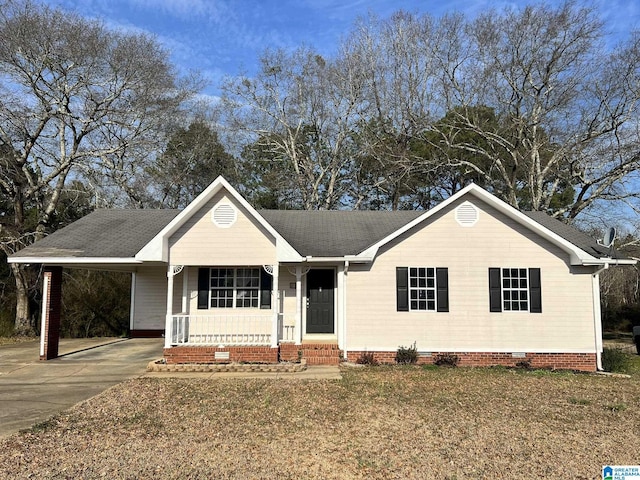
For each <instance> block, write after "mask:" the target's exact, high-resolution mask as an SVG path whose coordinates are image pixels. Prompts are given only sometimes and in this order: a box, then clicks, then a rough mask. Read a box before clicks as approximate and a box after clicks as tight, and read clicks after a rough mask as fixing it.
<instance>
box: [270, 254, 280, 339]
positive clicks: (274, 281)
mask: <svg viewBox="0 0 640 480" xmlns="http://www.w3.org/2000/svg"><path fill="white" fill-rule="evenodd" d="M279 269H280V266H279V265H278V264H274V265H273V273H272V274H271V291H272V299H271V305H272V307H273V322H272V325H271V348H277V347H278V343H279V340H280V339H279V338H278V332H279V331H280V329H279V328H278V322H279V320H280V315H279V311H278V310H280V302H279V299H278V270H279Z"/></svg>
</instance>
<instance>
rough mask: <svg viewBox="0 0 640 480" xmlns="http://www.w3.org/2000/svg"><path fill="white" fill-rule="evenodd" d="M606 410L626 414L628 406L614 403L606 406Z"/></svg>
mask: <svg viewBox="0 0 640 480" xmlns="http://www.w3.org/2000/svg"><path fill="white" fill-rule="evenodd" d="M604 408H605V409H606V410H610V411H612V412H624V411H625V410H626V409H627V405H626V404H625V403H614V404H611V405H605V406H604Z"/></svg>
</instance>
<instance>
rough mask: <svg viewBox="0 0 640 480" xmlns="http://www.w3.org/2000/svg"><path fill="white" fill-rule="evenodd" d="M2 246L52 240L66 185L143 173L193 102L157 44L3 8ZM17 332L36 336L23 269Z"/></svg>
mask: <svg viewBox="0 0 640 480" xmlns="http://www.w3.org/2000/svg"><path fill="white" fill-rule="evenodd" d="M0 38H2V42H0V147H1V148H0V151H1V152H2V153H1V154H0V162H1V166H2V168H1V169H0V194H1V195H2V196H4V197H5V198H7V199H8V203H9V204H10V206H11V217H12V218H11V219H9V218H6V217H8V216H5V218H2V219H0V222H2V224H1V227H2V228H1V230H0V246H1V247H2V249H3V251H4V252H5V253H6V254H11V253H13V252H15V251H16V250H18V249H19V248H21V247H23V246H24V245H26V244H29V243H31V242H32V241H33V240H34V239H37V238H41V237H42V236H44V235H45V234H46V233H47V231H48V230H49V229H50V227H51V221H52V215H53V213H54V211H55V210H56V207H57V205H58V202H59V201H60V197H61V195H62V192H63V191H64V189H65V185H66V184H67V182H68V181H69V180H71V179H81V178H82V177H83V176H84V175H86V174H88V173H90V172H93V171H98V172H107V171H108V172H109V173H110V174H112V175H113V177H114V178H119V176H122V175H126V173H127V172H131V171H135V168H136V166H135V165H132V164H131V162H130V159H131V154H132V153H133V152H136V151H138V150H140V149H144V148H146V147H148V146H149V145H150V144H151V143H150V142H153V141H155V135H154V132H158V131H161V126H162V124H163V123H164V122H165V121H166V119H167V118H171V117H172V115H173V114H175V113H176V112H177V110H178V108H179V106H180V105H181V103H182V102H183V101H185V100H186V99H187V98H188V97H189V95H190V94H191V93H192V87H193V84H191V83H188V82H185V81H182V80H180V79H179V77H178V76H177V74H176V73H175V71H174V70H173V68H172V66H171V65H170V63H169V61H168V58H167V53H166V52H165V51H164V50H163V49H162V48H161V47H160V46H159V45H158V43H157V42H156V41H155V40H154V39H153V38H151V37H148V36H146V35H142V34H131V33H122V32H117V31H112V30H109V29H107V28H106V27H105V26H104V25H103V24H101V23H100V22H98V21H93V20H87V19H85V18H82V17H80V16H79V15H77V14H74V13H69V12H64V11H61V10H56V9H50V8H48V7H43V6H39V5H36V4H33V3H31V2H29V1H24V2H22V1H15V2H14V1H9V2H7V3H5V4H4V5H3V6H2V9H0ZM11 268H12V273H13V275H14V277H15V280H16V286H17V311H16V324H15V326H16V331H17V332H27V331H30V330H31V329H32V327H33V324H32V323H31V315H30V311H29V302H28V297H27V290H28V285H27V282H28V280H27V276H26V275H25V271H24V268H25V267H23V266H21V265H16V264H12V265H11Z"/></svg>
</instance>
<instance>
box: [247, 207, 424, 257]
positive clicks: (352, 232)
mask: <svg viewBox="0 0 640 480" xmlns="http://www.w3.org/2000/svg"><path fill="white" fill-rule="evenodd" d="M258 213H260V215H262V216H263V217H264V219H265V220H266V221H267V222H269V223H270V224H271V225H272V226H273V228H275V229H276V230H277V231H278V233H279V234H280V235H282V236H283V237H284V239H285V240H287V242H289V244H291V246H292V247H293V248H295V249H296V250H297V251H298V253H300V254H301V255H303V256H312V257H339V256H343V255H356V254H358V253H360V252H362V251H363V250H365V249H366V248H367V247H369V246H371V245H373V244H374V243H376V242H377V241H379V240H382V239H383V238H385V237H386V236H387V235H389V234H391V233H393V232H394V231H396V230H398V229H399V228H401V227H402V226H404V225H405V224H407V223H409V222H410V221H411V220H413V219H414V218H417V217H419V216H420V215H422V214H423V213H424V212H416V211H395V212H389V211H362V210H356V211H343V210H328V211H327V210H313V211H304V210H260V211H259V212H258Z"/></svg>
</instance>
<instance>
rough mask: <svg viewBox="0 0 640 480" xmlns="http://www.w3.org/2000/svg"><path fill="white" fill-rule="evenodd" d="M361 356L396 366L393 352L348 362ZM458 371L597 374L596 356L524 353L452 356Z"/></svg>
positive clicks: (421, 361)
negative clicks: (526, 367) (522, 366)
mask: <svg viewBox="0 0 640 480" xmlns="http://www.w3.org/2000/svg"><path fill="white" fill-rule="evenodd" d="M364 353H373V356H374V358H375V359H376V360H377V361H378V362H380V363H395V361H396V352H364V351H360V352H349V353H348V360H349V361H350V362H355V361H357V360H358V358H360V357H361V356H362V355H363V354H364ZM440 353H445V352H432V353H431V356H428V357H427V356H420V357H418V363H419V364H421V365H432V364H433V362H434V360H435V359H436V357H437V355H439V354H440ZM455 355H457V356H458V358H459V359H460V361H459V362H458V365H459V366H461V367H494V366H497V365H501V366H504V367H515V366H516V364H518V363H519V362H522V361H529V362H531V367H532V368H552V369H558V370H580V371H584V372H594V371H595V370H596V354H595V353H527V354H525V358H514V357H513V356H512V355H511V353H489V352H455Z"/></svg>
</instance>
